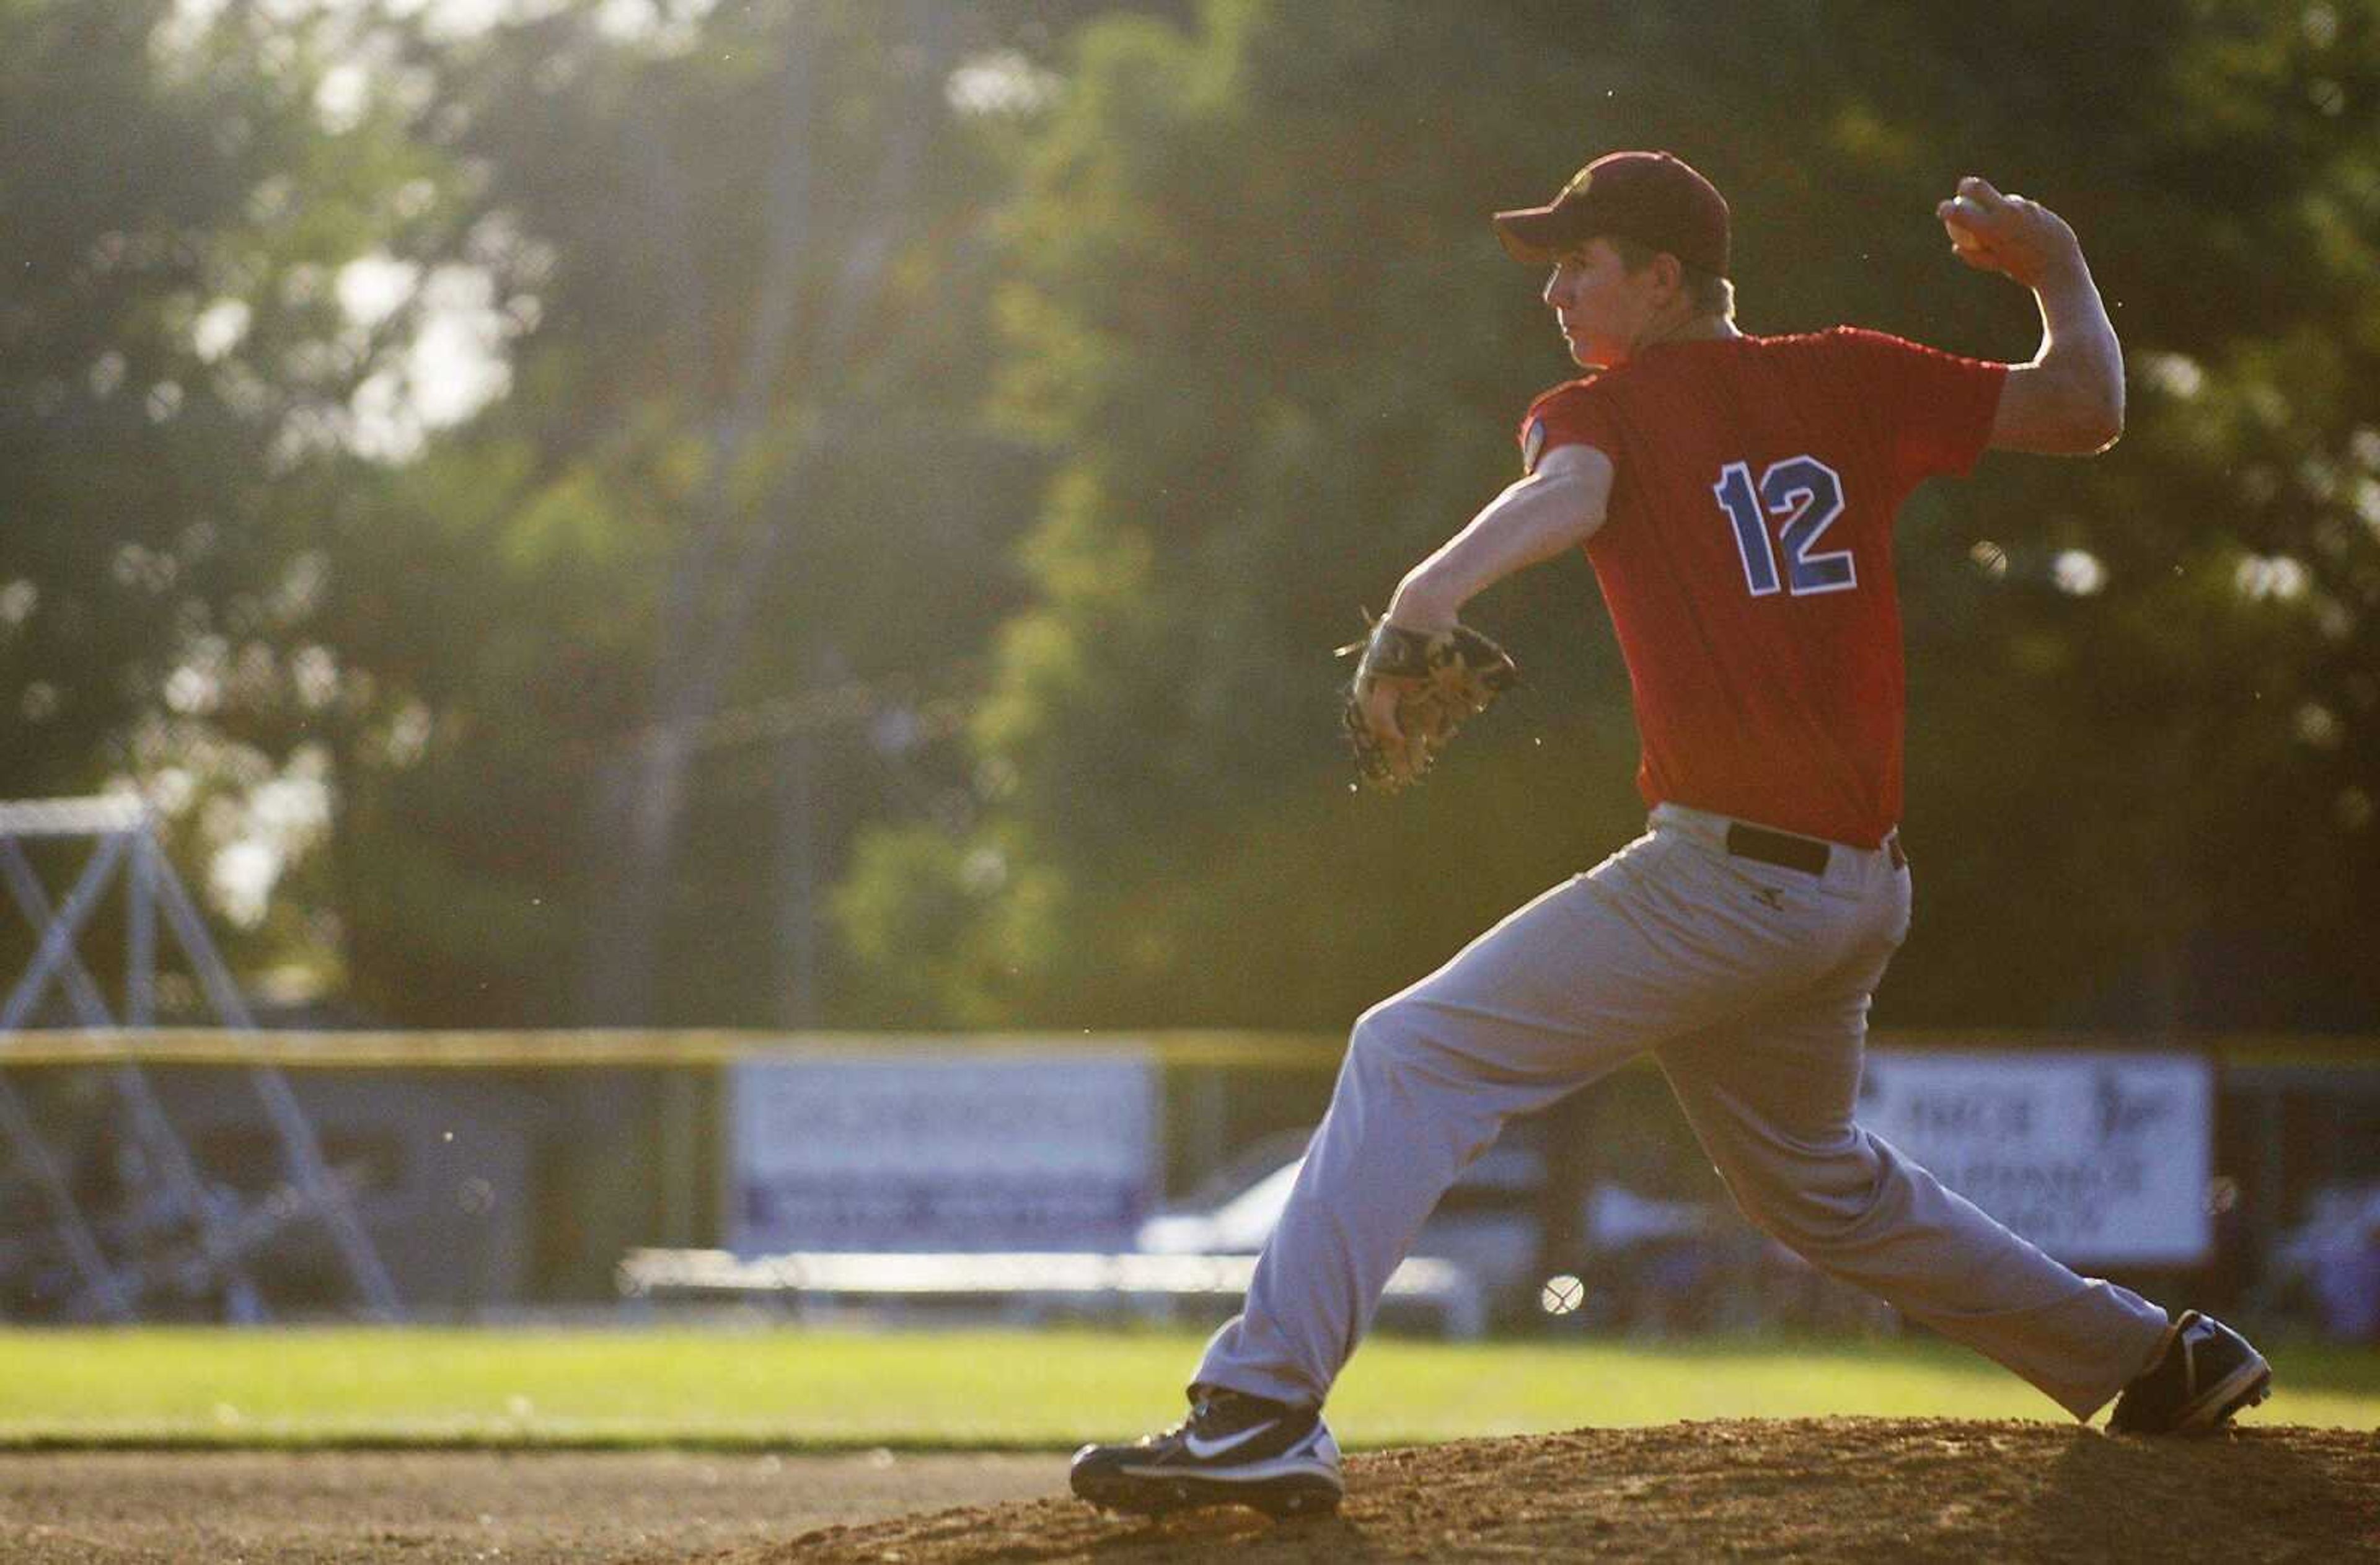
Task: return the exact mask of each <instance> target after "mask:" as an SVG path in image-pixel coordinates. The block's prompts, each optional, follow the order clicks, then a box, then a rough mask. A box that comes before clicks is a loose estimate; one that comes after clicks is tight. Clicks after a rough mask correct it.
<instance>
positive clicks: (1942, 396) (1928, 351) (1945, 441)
mask: <svg viewBox="0 0 2380 1565" xmlns="http://www.w3.org/2000/svg"><path fill="white" fill-rule="evenodd" d="M1839 331H1840V335H1841V338H1842V346H1843V347H1844V348H1845V350H1846V351H1847V352H1848V354H1849V356H1850V361H1851V364H1852V371H1853V374H1854V376H1855V378H1856V382H1857V385H1858V394H1859V397H1860V400H1861V403H1862V405H1863V406H1864V408H1865V409H1866V410H1867V411H1868V414H1869V416H1870V417H1871V418H1874V419H1877V420H1878V421H1879V423H1880V425H1881V429H1880V431H1879V432H1880V433H1881V435H1882V436H1883V444H1884V447H1885V449H1886V450H1887V451H1888V453H1889V454H1890V459H1891V462H1892V465H1893V468H1894V476H1895V477H1896V478H1897V479H1899V481H1900V486H1901V487H1902V488H1904V489H1908V488H1913V487H1915V486H1916V484H1917V483H1918V482H1919V481H1920V480H1921V479H1930V478H1939V477H1964V476H1965V475H1966V474H1968V473H1971V472H1973V470H1974V467H1975V460H1976V458H1978V457H1980V456H1981V455H1983V454H1984V450H1985V447H1986V446H1987V445H1989V444H1990V443H1991V437H1992V420H1993V419H1994V418H1996V417H1997V416H1998V412H1999V406H2000V388H2001V387H2002V386H2003V385H2005V384H2006V383H2007V382H2008V366H2007V365H2005V364H1994V363H1991V362H1989V361H1988V360H1985V359H1980V358H1961V356H1960V355H1958V354H1955V353H1944V352H1943V351H1941V350H1940V349H1939V348H1931V347H1927V346H1925V345H1923V344H1921V343H1913V342H1910V341H1908V340H1907V339H1905V338H1901V337H1896V336H1892V335H1889V334H1886V333H1883V332H1869V331H1863V330H1860V329H1859V328H1857V327H1851V326H1845V327H1841V328H1839Z"/></svg>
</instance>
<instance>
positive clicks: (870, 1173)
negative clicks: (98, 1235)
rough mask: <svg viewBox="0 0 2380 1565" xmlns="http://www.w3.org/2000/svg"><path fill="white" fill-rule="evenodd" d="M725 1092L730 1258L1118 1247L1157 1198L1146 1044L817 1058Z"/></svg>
mask: <svg viewBox="0 0 2380 1565" xmlns="http://www.w3.org/2000/svg"><path fill="white" fill-rule="evenodd" d="M728 1091H729V1098H730V1108H729V1113H728V1122H729V1128H730V1135H731V1138H732V1143H731V1147H730V1156H729V1168H730V1176H729V1177H730V1179H731V1180H732V1182H733V1190H732V1195H731V1201H730V1214H729V1223H728V1230H729V1231H728V1244H729V1245H730V1247H731V1248H733V1249H735V1251H737V1252H738V1253H740V1254H744V1255H765V1254H775V1253H780V1252H783V1251H788V1250H913V1251H929V1250H1102V1249H1124V1248H1128V1247H1129V1246H1130V1244H1131V1238H1132V1234H1133V1231H1134V1230H1135V1228H1136V1227H1137V1226H1138V1224H1139V1222H1140V1220H1141V1219H1142V1218H1144V1217H1146V1216H1147V1213H1148V1212H1149V1210H1150V1209H1151V1208H1152V1207H1153V1206H1154V1205H1155V1202H1156V1197H1157V1193H1158V1185H1159V1162H1158V1126H1159V1120H1158V1078H1157V1070H1156V1067H1155V1065H1154V1063H1153V1062H1151V1061H1150V1060H1149V1059H1148V1058H1147V1056H1146V1055H1143V1054H1139V1053H1135V1052H1130V1051H1117V1050H1102V1051H1099V1052H1096V1053H1093V1052H1088V1051H1085V1052H1079V1053H1078V1052H1075V1051H1072V1050H1068V1051H1062V1052H1061V1051H1055V1050H1053V1051H1050V1052H1048V1053H1024V1054H1019V1053H986V1052H984V1051H982V1050H979V1049H914V1048H905V1049H899V1050H898V1051H888V1052H886V1053H882V1054H876V1055H854V1054H852V1053H850V1052H848V1051H847V1050H836V1051H820V1052H819V1053H818V1054H816V1055H809V1056H779V1057H776V1058H771V1059H769V1060H766V1061H757V1062H747V1063H743V1064H739V1065H736V1066H735V1067H734V1069H733V1071H732V1073H731V1074H730V1077H729V1086H728Z"/></svg>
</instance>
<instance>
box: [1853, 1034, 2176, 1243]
mask: <svg viewBox="0 0 2380 1565" xmlns="http://www.w3.org/2000/svg"><path fill="white" fill-rule="evenodd" d="M1859 1119H1860V1122H1861V1123H1862V1124H1863V1125H1864V1126H1866V1127H1867V1129H1869V1130H1870V1131H1872V1132H1874V1133H1875V1134H1877V1135H1880V1136H1882V1137H1883V1138H1884V1139H1885V1140H1887V1141H1888V1142H1890V1143H1892V1145H1893V1146H1897V1147H1899V1148H1900V1149H1901V1150H1902V1151H1903V1152H1906V1153H1907V1154H1909V1156H1910V1157H1912V1158H1913V1159H1916V1160H1917V1161H1918V1162H1920V1163H1922V1164H1924V1165H1925V1167H1926V1168H1928V1169H1930V1170H1932V1171H1933V1172H1934V1175H1935V1177H1936V1178H1937V1179H1939V1180H1941V1181H1942V1183H1945V1184H1947V1185H1949V1187H1950V1188H1951V1189H1953V1190H1956V1191H1957V1192H1959V1194H1960V1195H1964V1196H1965V1197H1966V1198H1967V1199H1968V1200H1970V1201H1973V1203H1974V1204H1975V1205H1977V1206H1978V1207H1982V1208H1983V1209H1984V1210H1985V1211H1987V1212H1989V1213H1991V1214H1992V1216H1994V1217H1996V1218H1998V1219H1999V1220H2000V1221H2002V1222H2004V1223H2006V1224H2007V1225H2008V1226H2009V1227H2010V1228H2012V1229H2014V1230H2016V1231H2017V1232H2019V1233H2021V1234H2022V1235H2023V1236H2024V1237H2026V1238H2027V1239H2030V1240H2032V1241H2033V1242H2034V1244H2038V1245H2040V1246H2041V1247H2042V1248H2043V1249H2045V1250H2046V1251H2048V1252H2049V1253H2050V1254H2051V1255H2053V1256H2057V1257H2058V1259H2060V1260H2062V1261H2067V1262H2070V1263H2072V1264H2076V1265H2091V1266H2122V1265H2128V1266H2194V1265H2196V1264H2198V1263H2200V1262H2202V1261H2204V1259H2205V1258H2206V1256H2207V1254H2208V1252H2209V1250H2210V1248H2211V1247H2212V1245H2213V1243H2214V1233H2213V1227H2212V1223H2211V1219H2209V1218H2208V1215H2207V1208H2206V1190H2207V1182H2208V1179H2209V1176H2210V1175H2211V1174H2212V1172H2213V1160H2214V1141H2215V1081H2214V1070H2213V1067H2212V1066H2211V1065H2210V1064H2209V1063H2208V1062H2207V1061H2206V1060H2205V1059H2204V1058H2203V1057H2199V1056H2194V1055H2178V1056H2177V1055H2151V1054H2131V1053H2117V1052H2112V1051H2070V1050H2060V1051H2058V1052H2054V1053H2053V1052H2034V1051H2030V1050H2027V1051H2023V1052H2016V1051H2003V1052H1984V1051H1977V1052H1973V1053H1936V1052H1931V1051H1928V1052H1925V1053H1917V1052H1913V1051H1902V1050H1896V1049H1874V1050H1871V1051H1870V1052H1869V1054H1868V1057H1867V1069H1866V1074H1864V1077H1863V1078H1862V1080H1861V1083H1860V1107H1859Z"/></svg>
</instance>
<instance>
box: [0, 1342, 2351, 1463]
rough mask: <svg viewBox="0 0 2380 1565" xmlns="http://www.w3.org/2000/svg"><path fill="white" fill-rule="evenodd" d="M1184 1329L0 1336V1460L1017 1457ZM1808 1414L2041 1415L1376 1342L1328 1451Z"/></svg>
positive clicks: (1158, 1393) (1880, 1386)
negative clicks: (93, 1454)
mask: <svg viewBox="0 0 2380 1565" xmlns="http://www.w3.org/2000/svg"><path fill="white" fill-rule="evenodd" d="M1200 1341H1201V1339H1200V1338H1199V1337H1198V1336H1196V1335H1195V1334H1189V1333H1179V1332H1148V1333H1112V1332H1107V1333H1095V1332H1090V1331H1081V1330H1073V1331H1050V1332H1023V1331H964V1332H961V1331H953V1332H941V1333H928V1332H900V1333H872V1332H861V1331H847V1330H832V1331H830V1330H796V1329H789V1328H786V1329H774V1330H752V1331H744V1332H734V1331H729V1332H721V1331H705V1332H693V1331H683V1330H652V1331H639V1332H620V1331H584V1332H580V1331H506V1330H427V1329H402V1330H352V1329H298V1330H276V1331H253V1332H249V1331H218V1330H203V1329H200V1330H126V1331H113V1330H94V1331H44V1330H18V1331H0V1445H8V1446H16V1447H24V1446H32V1445H53V1446H55V1445H106V1444H169V1445H170V1444H189V1445H255V1446H280V1445H289V1446H302V1445H318V1444H319V1445H336V1444H345V1445H380V1444H386V1445H484V1446H544V1445H577V1446H602V1445H643V1444H679V1445H691V1446H711V1447H726V1448H733V1447H750V1448H755V1449H758V1448H763V1447H771V1448H778V1449H802V1448H809V1449H820V1450H827V1449H838V1448H844V1449H847V1448H852V1447H872V1446H888V1447H898V1448H906V1449H917V1448H942V1449H949V1448H983V1449H1038V1448H1063V1447H1069V1446H1072V1445H1074V1444H1075V1443H1076V1442H1077V1441H1080V1440H1082V1439H1085V1438H1092V1437H1099V1438H1108V1437H1114V1436H1120V1435H1128V1434H1134V1433H1139V1432H1142V1431H1145V1430H1147V1429H1148V1428H1151V1427H1154V1426H1155V1425H1158V1424H1159V1423H1170V1422H1171V1421H1172V1419H1173V1417H1174V1416H1175V1414H1176V1410H1177V1408H1178V1406H1179V1399H1180V1390H1179V1387H1180V1384H1181V1382H1182V1380H1183V1379H1184V1377H1185V1375H1186V1374H1187V1372H1188V1370H1189V1369H1190V1367H1191V1366H1192V1365H1194V1364H1195V1363H1196V1357H1197V1351H1198V1347H1199V1343H1200ZM2272 1357H2273V1361H2274V1365H2275V1370H2276V1374H2277V1383H2278V1390H2279V1394H2278V1395H2277V1396H2276V1398H2275V1399H2274V1401H2271V1402H2268V1403H2266V1404H2265V1406H2264V1407H2263V1408H2260V1409H2258V1410H2256V1411H2255V1412H2254V1413H2252V1414H2250V1420H2251V1421H2252V1422H2263V1423H2287V1424H2306V1425H2340V1426H2347V1427H2352V1428H2362V1429H2370V1428H2374V1427H2380V1353H2375V1352H2372V1351H2369V1350H2349V1349H2338V1348H2321V1347H2300V1348H2291V1347H2289V1346H2288V1345H2284V1346H2282V1347H2281V1348H2279V1349H2278V1350H2277V1351H2275V1352H2274V1353H2273V1354H2272ZM1824 1413H1870V1414H1880V1415H1921V1414H1922V1415H1939V1416H1945V1417H1961V1418H2033V1419H2043V1420H2053V1421H2055V1420H2061V1419H2062V1418H2063V1416H2064V1415H2063V1414H2062V1413H2060V1412H2059V1411H2058V1409H2057V1408H2056V1407H2055V1406H2054V1405H2053V1404H2051V1403H2050V1402H2049V1401H2047V1400H2046V1399H2045V1398H2043V1397H2041V1396H2040V1395H2038V1394H2037V1393H2035V1392H2034V1390H2032V1389H2030V1388H2029V1387H2026V1386H2024V1385H2023V1384H2022V1383H2021V1382H2019V1381H2018V1380H2016V1379H2015V1378H2014V1377H2010V1376H2009V1375H2007V1374H2005V1373H2003V1372H2001V1371H2000V1370H1998V1369H1996V1368H1994V1367H1993V1366H1991V1365H1987V1364H1985V1363H1984V1362H1983V1361H1981V1360H1979V1359H1976V1358H1974V1357H1973V1356H1972V1355H1970V1354H1967V1353H1962V1352H1961V1351H1959V1350H1956V1349H1953V1348H1949V1347H1947V1346H1945V1345H1943V1344H1940V1343H1934V1342H1900V1341H1888V1342H1812V1343H1798V1344H1797V1343H1791V1342H1779V1341H1773V1340H1772V1341H1718V1342H1701V1343H1659V1344H1634V1343H1625V1342H1612V1341H1569V1342H1553V1341H1548V1342H1534V1343H1533V1342H1504V1343H1488V1344H1479V1345H1452V1344H1444V1343H1438V1342H1427V1341H1413V1340H1407V1339H1397V1338H1381V1339H1378V1340H1376V1341H1373V1342H1371V1343H1369V1344H1367V1345H1366V1348H1365V1349H1364V1351H1363V1353H1361V1354H1359V1355H1358V1356H1357V1358H1356V1360H1355V1362H1354V1365H1351V1366H1350V1368H1349V1370H1348V1373H1347V1375H1346V1377H1345V1378H1344V1379H1343V1380H1342V1382H1341V1384H1340V1386H1339V1389H1338V1391H1337V1393H1336V1395H1335V1396H1334V1397H1333V1398H1332V1401H1331V1423H1332V1426H1333V1427H1334V1428H1335V1429H1337V1430H1338V1431H1339V1432H1340V1434H1341V1436H1342V1439H1343V1440H1344V1441H1345V1442H1346V1443H1347V1444H1349V1445H1353V1446H1358V1447H1365V1446H1384V1445H1409V1444H1416V1443H1421V1442H1426V1441H1436V1440H1448V1439H1458V1438H1465V1437H1471V1436H1482V1435H1501V1434H1516V1433H1524V1432H1529V1431H1540V1430H1550V1429H1568V1428H1577V1427H1580V1426H1582V1425H1633V1424H1655V1423H1667V1422H1670V1421H1672V1420H1676V1419H1682V1418H1725V1417H1747V1416H1758V1417H1777V1418H1783V1417H1803V1416H1811V1415H1815V1414H1824Z"/></svg>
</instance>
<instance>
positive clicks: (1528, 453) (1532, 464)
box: [1521, 419, 1546, 475]
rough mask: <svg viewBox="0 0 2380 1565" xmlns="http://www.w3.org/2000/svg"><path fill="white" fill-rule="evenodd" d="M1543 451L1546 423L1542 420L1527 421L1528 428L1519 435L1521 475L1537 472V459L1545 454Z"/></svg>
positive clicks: (1544, 447)
mask: <svg viewBox="0 0 2380 1565" xmlns="http://www.w3.org/2000/svg"><path fill="white" fill-rule="evenodd" d="M1545 449H1546V421H1545V420H1544V419H1530V420H1529V427H1528V428H1527V429H1526V430H1525V431H1523V432H1522V434H1521V471H1522V473H1523V474H1524V475H1525V474H1529V473H1534V472H1536V470H1537V458H1538V457H1539V456H1541V455H1544V454H1545Z"/></svg>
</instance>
